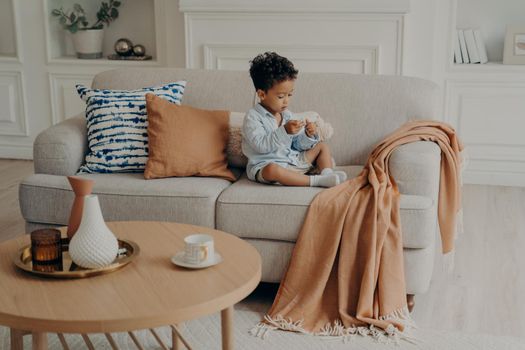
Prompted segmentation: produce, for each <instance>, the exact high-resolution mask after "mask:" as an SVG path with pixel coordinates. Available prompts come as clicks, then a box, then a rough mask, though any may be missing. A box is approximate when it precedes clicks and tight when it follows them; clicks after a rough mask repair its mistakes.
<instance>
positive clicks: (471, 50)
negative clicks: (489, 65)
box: [463, 28, 481, 63]
mask: <svg viewBox="0 0 525 350" xmlns="http://www.w3.org/2000/svg"><path fill="white" fill-rule="evenodd" d="M463 35H464V36H465V43H466V44H467V51H468V57H469V60H470V63H480V62H481V61H480V59H479V53H478V47H477V45H476V39H474V31H473V30H472V29H470V28H468V29H464V30H463Z"/></svg>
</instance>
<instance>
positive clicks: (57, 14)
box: [51, 9, 61, 16]
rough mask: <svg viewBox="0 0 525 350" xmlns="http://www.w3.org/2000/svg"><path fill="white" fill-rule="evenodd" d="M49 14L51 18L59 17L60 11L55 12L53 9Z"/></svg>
mask: <svg viewBox="0 0 525 350" xmlns="http://www.w3.org/2000/svg"><path fill="white" fill-rule="evenodd" d="M51 14H52V15H53V16H60V15H61V13H60V11H59V10H57V9H54V10H53V11H51Z"/></svg>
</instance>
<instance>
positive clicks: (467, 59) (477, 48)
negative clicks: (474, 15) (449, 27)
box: [454, 28, 488, 64]
mask: <svg viewBox="0 0 525 350" xmlns="http://www.w3.org/2000/svg"><path fill="white" fill-rule="evenodd" d="M456 32H457V36H456V38H455V41H454V63H481V64H484V63H487V62H488V57H487V49H486V48H485V43H484V41H483V37H482V36H481V31H480V30H479V29H477V28H464V29H461V28H458V29H456Z"/></svg>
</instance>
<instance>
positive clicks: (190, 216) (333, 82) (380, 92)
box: [20, 68, 440, 294]
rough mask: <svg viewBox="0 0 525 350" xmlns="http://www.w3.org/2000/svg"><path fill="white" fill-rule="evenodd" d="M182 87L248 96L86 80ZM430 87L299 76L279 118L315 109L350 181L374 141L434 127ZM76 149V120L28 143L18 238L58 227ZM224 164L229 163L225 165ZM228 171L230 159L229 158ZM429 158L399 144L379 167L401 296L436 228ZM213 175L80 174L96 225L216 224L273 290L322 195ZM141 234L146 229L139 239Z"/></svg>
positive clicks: (121, 78)
mask: <svg viewBox="0 0 525 350" xmlns="http://www.w3.org/2000/svg"><path fill="white" fill-rule="evenodd" d="M181 79H185V80H187V82H188V83H187V88H186V91H185V93H184V97H183V104H188V105H192V106H196V107H200V108H210V109H212V108H213V109H228V110H231V111H236V112H245V111H247V110H248V109H249V108H250V107H252V105H253V103H254V101H255V93H254V89H253V86H252V83H251V80H250V78H249V75H248V73H247V72H234V71H205V70H186V69H150V68H148V69H128V68H125V69H117V70H113V71H108V72H104V73H101V74H99V75H97V76H96V77H95V79H94V81H93V88H106V89H134V88H140V87H144V86H153V85H159V84H161V83H167V82H171V81H176V80H181ZM437 95H438V88H437V86H436V85H434V84H433V83H431V82H429V81H425V80H421V79H416V78H407V77H399V76H370V75H366V76H365V75H350V74H307V73H301V74H300V75H299V78H298V80H297V83H296V91H295V94H294V98H293V100H292V104H291V106H290V109H291V110H292V111H295V112H301V111H317V112H319V114H320V115H321V117H323V119H325V120H326V121H328V122H329V123H331V124H332V126H333V127H334V130H335V134H334V136H333V137H332V138H331V139H330V140H329V145H330V147H331V149H332V151H333V156H334V158H335V160H336V162H337V164H339V165H340V167H339V168H341V169H343V170H345V171H346V172H347V173H348V174H349V176H354V175H356V174H357V173H358V172H359V171H360V169H361V168H362V164H364V162H365V160H366V158H367V156H368V154H369V152H370V151H371V150H372V148H373V146H374V144H375V143H376V142H378V141H379V140H381V139H382V138H383V137H384V136H385V135H387V134H388V133H390V132H391V131H393V130H394V129H395V128H397V127H398V126H400V125H401V124H403V123H404V122H405V121H407V120H409V119H415V118H425V119H436V118H437V117H438V116H437V115H436V106H437ZM86 150H87V139H86V123H85V120H84V117H83V115H80V116H76V117H72V118H70V119H67V120H66V121H64V122H62V123H60V124H57V125H55V126H53V127H50V128H49V129H47V130H45V131H43V132H42V133H41V134H40V135H39V136H38V138H37V139H36V141H35V144H34V165H35V174H34V175H31V176H29V177H28V178H26V179H25V180H24V181H23V182H22V183H21V185H20V207H21V210H22V214H23V216H24V218H25V220H26V222H27V232H30V231H31V230H33V229H35V228H37V227H42V226H54V225H66V224H67V220H68V215H69V210H70V206H71V203H72V200H73V194H72V192H71V190H70V187H69V185H68V182H67V180H66V177H65V176H66V175H72V174H75V172H76V171H77V169H78V167H79V166H80V165H81V163H82V162H83V157H84V154H85V153H86ZM232 161H233V160H232ZM237 162H238V159H237ZM439 164H440V151H439V148H438V147H437V145H435V144H433V143H429V142H416V143H412V144H409V145H405V146H402V147H399V148H398V149H397V150H396V151H395V152H394V154H393V155H392V157H391V160H390V170H391V172H392V174H393V176H394V178H395V180H396V182H397V184H398V186H399V189H400V192H401V193H402V195H401V223H402V229H403V242H404V247H405V250H404V253H405V255H404V259H405V271H406V281H407V292H408V293H409V294H418V293H423V292H425V291H426V290H427V289H428V286H429V282H430V278H431V275H432V267H433V266H432V265H433V259H434V250H435V249H434V247H435V235H436V228H437V206H436V203H437V195H438V182H439ZM237 172H238V173H239V174H240V178H239V179H238V181H236V182H234V183H230V182H228V181H226V180H222V179H217V178H198V177H189V178H168V179H159V180H144V179H143V176H142V174H91V175H83V176H85V177H88V178H92V179H94V180H95V187H94V193H96V194H98V195H99V198H100V202H101V206H102V210H103V213H104V217H105V219H106V220H108V221H113V220H162V221H176V222H183V223H190V224H196V225H204V226H209V227H215V228H217V229H220V230H223V231H226V232H229V233H232V234H235V235H238V236H239V237H242V238H244V239H246V240H247V241H248V242H250V243H251V244H253V245H254V246H255V247H256V248H257V250H258V251H259V252H260V253H261V256H262V260H263V271H262V280H263V281H267V282H279V281H280V279H281V278H282V276H283V273H284V271H285V269H286V266H287V263H288V260H289V258H290V254H291V251H292V249H293V246H294V242H295V240H296V238H297V234H298V231H299V229H300V227H301V223H302V221H303V218H304V217H305V214H306V211H307V208H308V205H309V203H310V201H311V200H312V198H313V197H314V196H315V195H316V194H317V193H319V191H322V189H321V188H309V187H302V188H298V187H295V188H294V187H280V186H268V185H262V184H258V183H254V182H251V181H249V180H248V179H247V178H246V175H245V174H243V169H237ZM144 234H145V235H147V234H148V232H144Z"/></svg>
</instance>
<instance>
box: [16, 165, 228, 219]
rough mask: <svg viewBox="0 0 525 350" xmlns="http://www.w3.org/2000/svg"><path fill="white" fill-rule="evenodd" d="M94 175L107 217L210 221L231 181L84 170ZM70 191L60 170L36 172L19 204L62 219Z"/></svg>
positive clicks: (39, 215)
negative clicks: (150, 177) (153, 177)
mask: <svg viewBox="0 0 525 350" xmlns="http://www.w3.org/2000/svg"><path fill="white" fill-rule="evenodd" d="M80 176H81V177H85V178H89V179H93V180H94V181H95V185H94V188H93V194H97V195H98V197H99V201H100V206H101V208H102V214H103V216H104V219H105V220H106V221H118V220H148V221H153V220H159V221H176V222H181V223H187V224H193V225H202V226H207V227H214V226H215V203H216V200H217V197H218V196H219V194H220V193H221V192H222V191H223V190H224V189H225V188H227V187H228V186H230V184H231V183H230V182H229V181H227V180H223V179H218V178H202V177H180V178H166V179H156V180H144V177H143V174H141V173H137V174H132V173H121V174H83V175H80ZM73 199H74V194H73V192H72V191H71V187H70V186H69V183H68V181H67V178H66V177H65V176H57V175H47V174H35V175H32V176H29V177H28V178H26V179H24V181H23V182H22V183H21V184H20V207H21V210H22V215H23V216H24V219H25V220H26V221H29V222H37V223H45V224H58V225H67V222H68V220H69V212H70V210H71V205H72V203H73Z"/></svg>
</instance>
